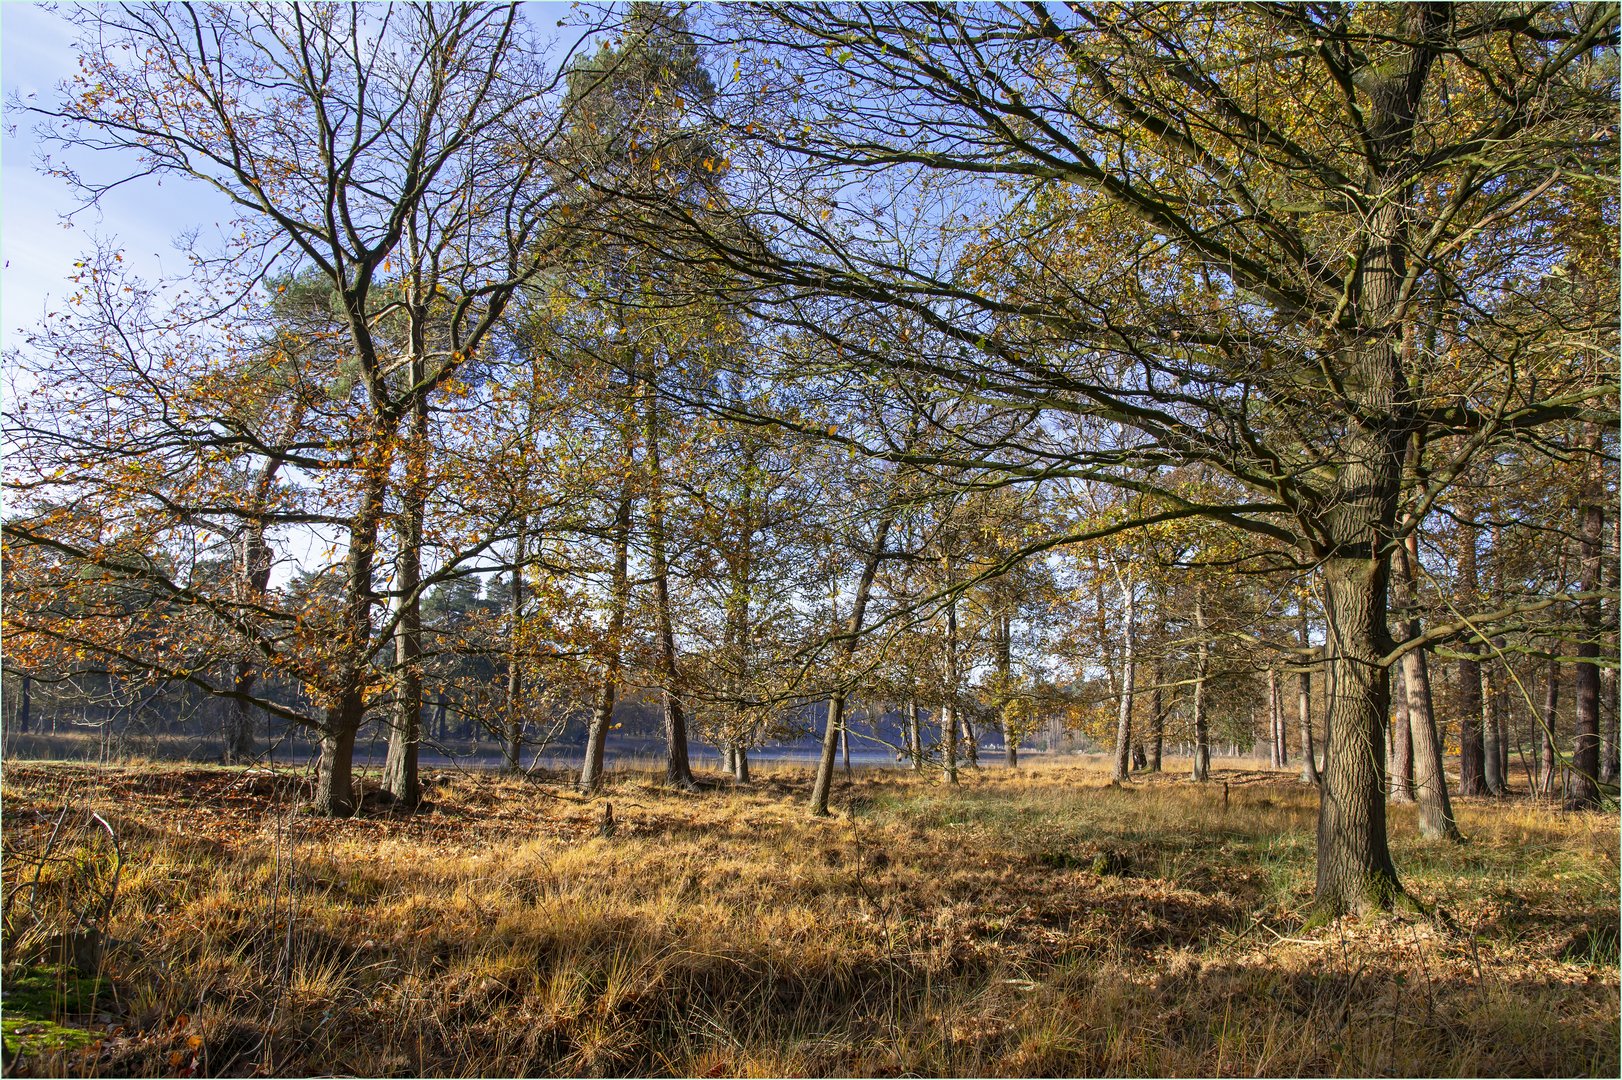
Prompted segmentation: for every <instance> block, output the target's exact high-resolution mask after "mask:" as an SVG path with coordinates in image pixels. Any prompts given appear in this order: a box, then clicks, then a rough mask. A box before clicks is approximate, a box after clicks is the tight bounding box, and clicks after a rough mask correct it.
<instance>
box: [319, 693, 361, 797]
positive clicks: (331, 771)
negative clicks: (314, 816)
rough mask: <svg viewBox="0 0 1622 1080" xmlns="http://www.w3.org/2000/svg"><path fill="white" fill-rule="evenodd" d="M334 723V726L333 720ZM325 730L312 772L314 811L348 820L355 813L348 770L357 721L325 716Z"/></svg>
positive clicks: (351, 783)
mask: <svg viewBox="0 0 1622 1080" xmlns="http://www.w3.org/2000/svg"><path fill="white" fill-rule="evenodd" d="M334 720H337V721H338V722H337V723H334V722H333V721H334ZM328 724H329V729H328V730H326V731H323V732H322V733H321V740H320V746H321V757H320V759H319V760H318V761H317V763H316V771H315V808H316V811H317V812H318V813H321V814H325V815H326V816H328V817H348V816H349V815H350V814H353V813H354V812H355V789H354V783H353V776H352V771H353V768H354V761H355V732H356V731H357V730H358V729H359V727H360V721H359V720H358V719H357V720H355V721H353V722H352V723H351V722H348V721H347V718H344V717H334V716H332V714H330V713H329V714H328Z"/></svg>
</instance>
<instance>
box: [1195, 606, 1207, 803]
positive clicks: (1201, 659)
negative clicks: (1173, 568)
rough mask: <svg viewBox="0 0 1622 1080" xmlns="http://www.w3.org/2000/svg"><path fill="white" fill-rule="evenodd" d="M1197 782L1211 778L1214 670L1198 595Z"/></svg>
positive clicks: (1196, 620)
mask: <svg viewBox="0 0 1622 1080" xmlns="http://www.w3.org/2000/svg"><path fill="white" fill-rule="evenodd" d="M1194 632H1195V634H1196V635H1197V636H1198V638H1199V640H1198V641H1196V642H1195V644H1194V779H1195V780H1198V781H1202V782H1203V781H1205V780H1209V779H1210V778H1211V732H1210V727H1209V724H1208V722H1207V720H1206V716H1205V680H1206V677H1207V675H1208V674H1209V673H1210V669H1211V642H1210V640H1209V639H1208V638H1207V637H1206V635H1205V598H1204V597H1203V596H1202V595H1200V593H1199V591H1198V590H1196V591H1195V593H1194Z"/></svg>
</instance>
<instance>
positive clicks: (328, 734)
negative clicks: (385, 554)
mask: <svg viewBox="0 0 1622 1080" xmlns="http://www.w3.org/2000/svg"><path fill="white" fill-rule="evenodd" d="M391 441H392V440H391V439H390V438H389V436H388V435H387V434H383V435H380V436H379V437H378V438H377V439H376V440H375V441H374V442H373V443H372V445H371V446H370V447H369V448H368V449H369V456H370V460H369V461H368V462H367V465H366V467H365V483H366V486H365V489H364V490H363V492H362V493H361V502H360V507H359V509H358V510H357V512H356V514H355V518H354V522H353V524H352V525H351V526H350V529H349V550H348V552H347V553H346V554H345V555H344V595H343V601H342V613H343V621H342V623H341V624H340V626H339V627H338V630H337V633H336V634H335V635H334V640H333V643H332V644H333V665H332V670H333V672H334V678H333V680H332V683H331V686H332V699H333V700H332V703H331V704H330V705H329V706H327V709H326V711H325V714H324V715H323V717H322V724H321V734H320V748H321V753H320V757H319V759H318V760H317V761H316V769H315V810H316V812H317V813H320V814H326V815H328V816H330V817H347V816H349V815H350V814H352V813H354V810H355V797H354V788H353V786H352V784H351V780H350V778H351V773H352V771H353V765H354V755H355V733H356V732H357V731H359V730H360V725H361V721H362V720H364V719H365V717H366V697H365V694H366V689H365V683H366V675H367V668H368V666H369V665H368V658H369V654H370V652H371V646H372V557H373V555H374V553H375V552H376V550H377V530H378V527H379V524H380V523H381V520H382V516H383V498H384V495H385V493H386V492H387V490H388V479H389V465H390V457H391V452H390V443H391ZM379 443H381V444H382V445H378V444H379Z"/></svg>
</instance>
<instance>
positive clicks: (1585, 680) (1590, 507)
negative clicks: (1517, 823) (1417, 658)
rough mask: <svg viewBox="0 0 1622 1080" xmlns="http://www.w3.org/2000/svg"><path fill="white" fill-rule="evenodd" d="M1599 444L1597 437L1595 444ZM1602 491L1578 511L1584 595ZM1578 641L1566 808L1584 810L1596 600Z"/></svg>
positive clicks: (1585, 606)
mask: <svg viewBox="0 0 1622 1080" xmlns="http://www.w3.org/2000/svg"><path fill="white" fill-rule="evenodd" d="M1597 443H1598V440H1597V438H1596V439H1595V444H1596V446H1597ZM1601 498H1603V492H1601V491H1599V490H1598V485H1597V484H1590V486H1589V491H1588V492H1586V493H1585V497H1584V505H1583V508H1582V530H1581V532H1580V533H1579V534H1578V535H1579V538H1580V545H1581V546H1580V554H1581V557H1582V568H1581V571H1580V576H1579V579H1578V587H1579V588H1580V589H1581V590H1582V591H1583V592H1593V591H1595V590H1596V589H1598V588H1599V583H1600V558H1601V549H1602V546H1603V543H1604V536H1605V508H1604V506H1603V505H1602V504H1601V502H1600V500H1601ZM1577 611H1578V617H1579V619H1580V623H1581V634H1582V637H1581V638H1580V639H1579V640H1578V642H1577V654H1576V655H1577V662H1576V664H1575V665H1574V666H1575V667H1576V669H1577V685H1576V706H1577V708H1576V716H1575V718H1574V720H1573V726H1572V740H1571V770H1570V780H1569V781H1568V783H1567V787H1566V803H1565V804H1566V808H1567V809H1568V810H1582V809H1587V808H1590V807H1594V806H1598V805H1599V803H1600V793H1599V784H1598V780H1599V705H1600V678H1599V664H1598V660H1599V655H1600V640H1601V638H1602V637H1603V636H1604V633H1605V628H1604V627H1603V626H1601V625H1600V602H1599V601H1598V600H1583V601H1581V602H1580V603H1579V604H1578V605H1577Z"/></svg>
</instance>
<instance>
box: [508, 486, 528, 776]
mask: <svg viewBox="0 0 1622 1080" xmlns="http://www.w3.org/2000/svg"><path fill="white" fill-rule="evenodd" d="M528 557H529V520H528V517H527V515H522V514H521V515H519V519H518V535H517V536H515V537H513V574H512V598H511V602H510V603H509V605H508V607H507V753H506V756H505V760H504V761H503V762H502V769H503V771H505V772H507V773H509V774H511V775H517V774H518V773H520V772H522V771H523V768H524V762H523V750H524V660H523V657H522V656H521V655H520V653H519V639H520V635H521V631H522V629H523V620H524V562H525V560H526V559H527V558H528Z"/></svg>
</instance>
